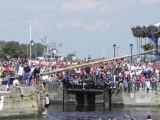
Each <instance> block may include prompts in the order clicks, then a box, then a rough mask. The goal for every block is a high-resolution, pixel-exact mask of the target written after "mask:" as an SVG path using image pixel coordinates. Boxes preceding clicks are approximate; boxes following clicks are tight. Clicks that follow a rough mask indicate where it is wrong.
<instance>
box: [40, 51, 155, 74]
mask: <svg viewBox="0 0 160 120" xmlns="http://www.w3.org/2000/svg"><path fill="white" fill-rule="evenodd" d="M155 51H156V49H154V50H149V51H144V52H140V53H134V54H130V55H124V56H120V57H114V58H109V59H103V60H97V61H93V62H89V63H83V64H79V65H73V66H69V67H66V68H60V69H57V70H53V71H47V72H43V73H41V75H49V74H53V73H57V72H61V71H66V70H70V69H74V68H80V67H84V66H89V65H93V64H98V63H103V62H107V61H112V60H117V59H122V58H126V57H130V56H132V57H133V56H137V55H141V54H147V53H152V52H155Z"/></svg>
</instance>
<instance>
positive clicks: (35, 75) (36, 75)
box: [32, 65, 40, 85]
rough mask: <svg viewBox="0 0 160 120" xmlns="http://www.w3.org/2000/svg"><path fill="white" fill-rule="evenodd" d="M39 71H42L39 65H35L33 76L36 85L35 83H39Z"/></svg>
mask: <svg viewBox="0 0 160 120" xmlns="http://www.w3.org/2000/svg"><path fill="white" fill-rule="evenodd" d="M39 73H40V68H39V66H38V65H35V66H34V70H33V72H32V74H33V77H34V85H35V84H36V85H37V83H38V81H37V80H38V76H39Z"/></svg>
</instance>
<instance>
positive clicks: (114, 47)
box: [113, 44, 116, 57]
mask: <svg viewBox="0 0 160 120" xmlns="http://www.w3.org/2000/svg"><path fill="white" fill-rule="evenodd" d="M113 49H114V57H115V56H116V44H113Z"/></svg>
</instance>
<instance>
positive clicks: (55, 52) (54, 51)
mask: <svg viewBox="0 0 160 120" xmlns="http://www.w3.org/2000/svg"><path fill="white" fill-rule="evenodd" d="M56 54H57V51H56V50H55V49H54V50H53V55H54V56H53V58H54V59H55V57H56Z"/></svg>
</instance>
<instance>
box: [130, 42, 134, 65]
mask: <svg viewBox="0 0 160 120" xmlns="http://www.w3.org/2000/svg"><path fill="white" fill-rule="evenodd" d="M130 49H131V62H132V49H133V44H132V43H131V44H130Z"/></svg>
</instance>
